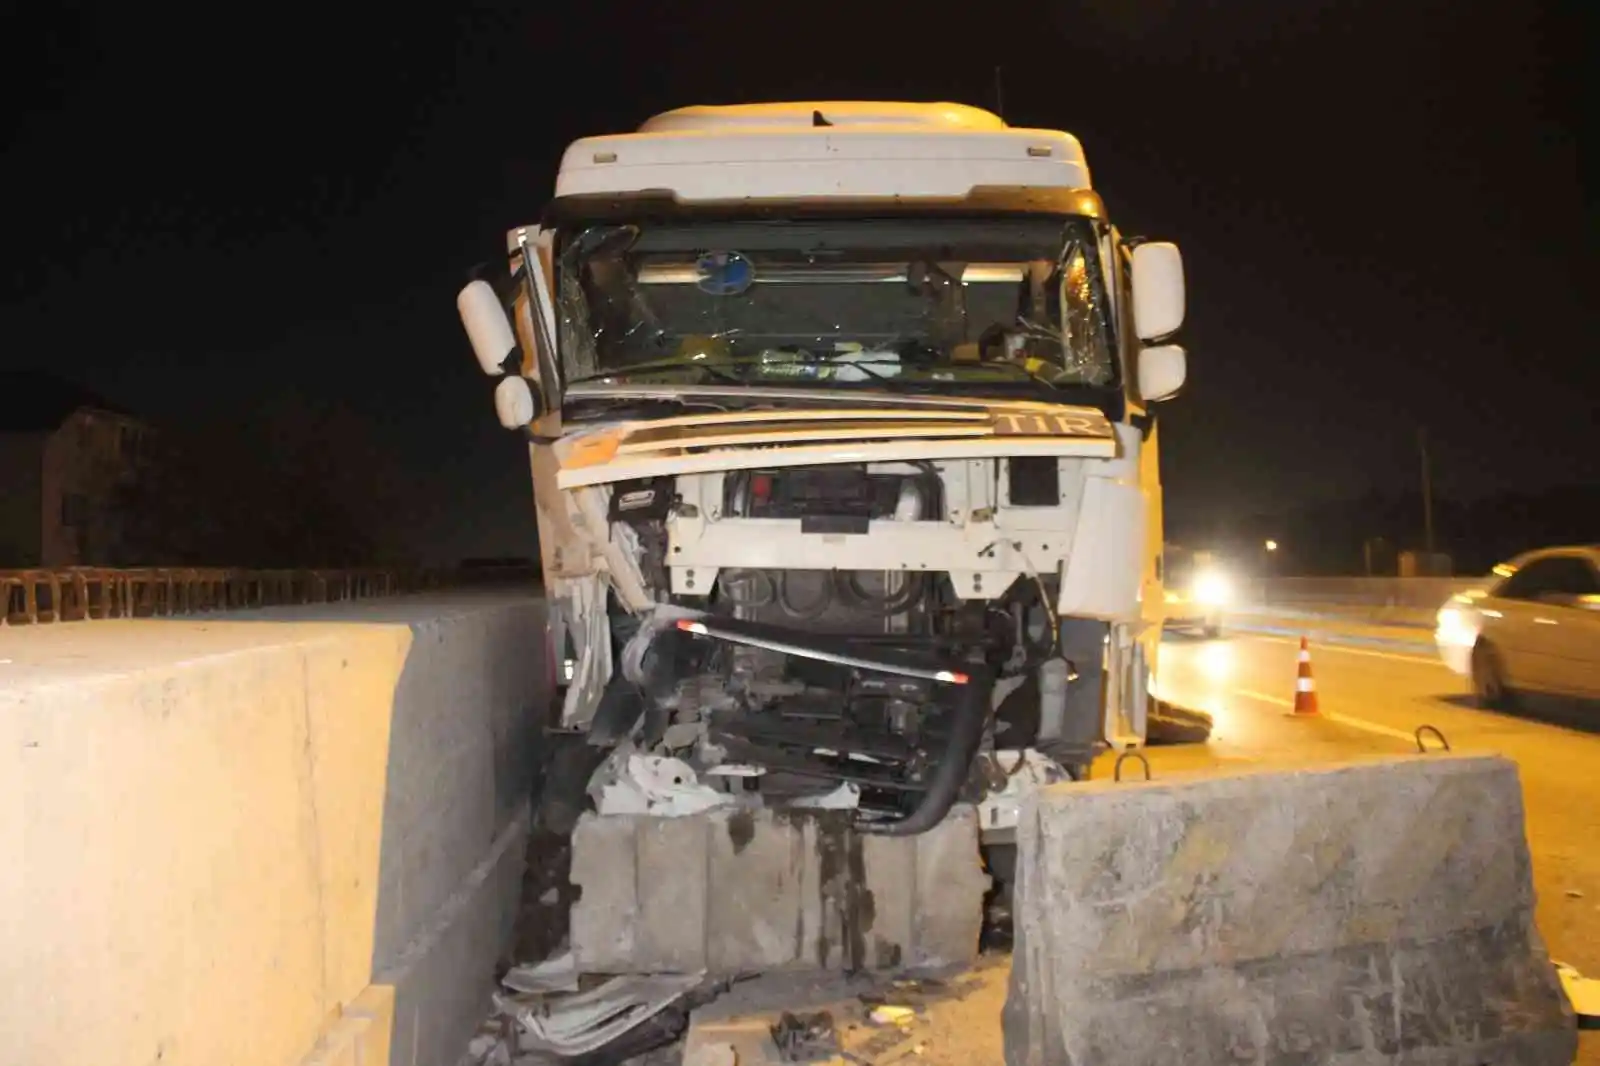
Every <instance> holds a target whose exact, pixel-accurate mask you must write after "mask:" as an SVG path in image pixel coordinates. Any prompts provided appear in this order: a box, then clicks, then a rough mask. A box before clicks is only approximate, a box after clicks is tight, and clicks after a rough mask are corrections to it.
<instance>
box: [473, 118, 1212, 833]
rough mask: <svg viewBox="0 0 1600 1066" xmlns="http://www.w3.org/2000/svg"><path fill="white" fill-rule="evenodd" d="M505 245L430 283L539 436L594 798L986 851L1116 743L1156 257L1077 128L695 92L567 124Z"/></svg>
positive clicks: (1158, 313)
mask: <svg viewBox="0 0 1600 1066" xmlns="http://www.w3.org/2000/svg"><path fill="white" fill-rule="evenodd" d="M507 251H508V253H509V255H508V259H507V261H506V269H504V270H494V271H490V272H487V273H486V274H485V275H484V276H482V277H480V278H478V279H477V280H474V281H473V282H472V283H471V284H469V285H468V286H467V287H466V288H465V289H464V290H463V291H462V293H461V295H460V298H459V300H458V308H459V310H460V313H461V316H462V319H463V322H464V324H465V326H466V329H467V332H468V335H469V337H470V339H471V341H472V345H473V349H474V352H475V353H476V355H477V357H478V359H479V362H480V364H481V365H482V367H483V369H484V371H485V372H486V373H488V374H490V375H491V376H493V377H496V378H498V379H499V381H498V385H497V389H496V393H495V403H496V409H497V412H498V414H499V417H500V421H501V423H502V424H503V425H505V426H506V427H507V428H510V429H514V430H517V431H519V432H522V433H524V434H526V436H527V438H528V440H529V447H530V454H531V462H532V472H533V481H534V489H535V499H536V505H537V513H538V523H539V536H540V547H541V558H542V563H543V571H544V580H545V583H546V587H547V590H548V594H549V610H550V648H549V655H550V661H551V662H552V663H553V664H554V665H555V666H556V668H557V670H558V671H559V676H558V677H557V679H556V681H557V683H558V688H559V692H560V715H559V722H558V723H555V724H556V725H557V726H558V728H559V729H561V730H563V731H565V732H567V733H569V734H570V735H571V736H572V737H573V738H574V740H575V741H578V743H577V744H576V750H578V751H579V752H580V756H574V758H575V760H576V761H575V763H574V767H575V768H569V769H570V772H569V774H568V776H569V778H570V782H569V784H571V785H572V786H573V787H574V788H576V789H577V790H579V791H580V792H586V793H587V796H588V801H587V802H589V803H592V805H593V806H594V807H595V808H596V809H597V810H598V812H599V814H600V815H602V816H604V815H605V814H607V813H635V814H636V813H646V812H648V813H690V812H694V811H699V810H704V809H707V808H709V807H713V806H718V805H726V804H740V803H748V804H756V805H761V806H768V807H784V806H798V807H812V808H817V807H827V808H842V809H847V810H850V811H853V812H854V814H853V818H854V820H855V824H856V826H857V828H858V829H860V830H862V831H864V832H870V833H885V834H895V835H910V834H917V833H921V832H924V831H926V830H928V829H930V828H932V827H933V826H935V825H937V824H939V822H940V821H941V819H943V818H945V817H946V816H947V814H948V813H949V811H950V810H951V809H952V807H953V806H954V805H955V804H958V803H963V804H977V805H979V810H980V822H981V825H982V827H983V833H984V839H985V842H987V843H1005V842H1006V841H1007V840H1008V839H1009V836H1008V835H1009V834H1010V833H1011V832H1012V831H1013V830H1014V827H1015V824H1016V803H1017V797H1018V796H1019V795H1020V793H1021V791H1022V790H1024V789H1025V788H1027V787H1032V786H1034V785H1038V784H1042V783H1047V782H1053V781H1058V780H1063V779H1066V778H1077V777H1081V776H1083V775H1085V774H1086V773H1087V772H1088V767H1089V765H1090V763H1091V761H1092V760H1093V759H1094V757H1095V755H1096V754H1097V753H1098V752H1100V751H1102V750H1104V749H1105V748H1106V747H1107V746H1118V747H1130V746H1136V745H1138V744H1140V743H1141V742H1142V740H1143V737H1144V732H1145V726H1146V718H1147V706H1148V703H1149V700H1150V691H1151V683H1152V679H1153V676H1154V672H1155V668H1156V648H1157V644H1158V641H1159V637H1160V630H1161V612H1162V605H1163V595H1162V589H1161V575H1160V556H1161V544H1162V537H1161V488H1160V478H1159V470H1158V464H1157V460H1156V455H1157V431H1156V419H1155V412H1154V408H1153V406H1152V405H1154V404H1156V403H1157V402H1159V401H1161V400H1164V399H1167V398H1169V397H1171V396H1173V395H1175V394H1176V393H1177V392H1178V390H1179V389H1180V388H1181V386H1182V384H1183V380H1184V376H1185V355H1184V352H1183V349H1182V348H1180V347H1178V346H1176V345H1173V344H1171V343H1168V342H1169V339H1170V337H1171V335H1172V334H1173V333H1174V332H1175V331H1176V330H1177V329H1178V327H1179V326H1180V325H1181V323H1182V318H1183V306H1184V295H1183V276H1182V266H1181V262H1180V259H1179V256H1178V252H1177V249H1176V248H1175V247H1174V246H1173V245H1170V244H1162V243H1155V242H1145V241H1136V240H1130V239H1127V238H1124V237H1123V236H1122V235H1121V234H1120V233H1119V232H1118V231H1117V230H1116V229H1115V228H1114V227H1113V226H1112V225H1111V223H1110V221H1109V219H1108V217H1107V214H1106V211H1105V208H1104V205H1103V204H1102V202H1101V200H1100V198H1099V196H1098V194H1097V193H1096V192H1095V191H1094V190H1093V188H1092V185H1091V183H1090V179H1089V171H1088V167H1087V164H1086V163H1085V161H1084V156H1083V152H1082V149H1081V147H1080V145H1079V144H1078V142H1077V141H1076V140H1075V139H1074V138H1073V137H1071V136H1070V135H1068V134H1065V133H1060V132H1055V131H1045V130H1029V129H1014V128H1011V127H1008V126H1006V125H1005V124H1004V123H1003V122H1002V121H1001V120H1000V119H999V118H998V117H996V116H994V115H992V114H990V113H988V112H985V111H981V110H978V109H974V108H970V107H963V106H959V105H951V104H890V103H883V104H880V103H796V104H764V105H749V106H739V107H694V108H685V109H681V110H678V111H673V112H668V113H666V114H663V115H659V116H656V117H655V118H653V119H651V120H649V121H648V122H646V123H645V124H644V125H643V126H642V127H641V128H640V129H639V130H638V131H637V132H635V133H630V134H622V135H612V136H602V137H594V138H587V139H585V140H581V141H579V142H577V143H575V144H573V145H572V146H571V147H570V148H569V149H568V150H567V152H566V154H565V157H564V159H563V162H562V165H561V169H560V173H559V176H558V179H557V186H556V195H555V197H554V199H553V200H551V202H550V203H549V205H548V206H547V208H546V210H545V214H544V216H543V218H542V219H541V220H540V221H539V223H538V224H537V225H529V226H526V227H521V228H518V229H515V230H513V231H512V232H511V233H510V234H509V238H508V243H507ZM558 776H559V775H558ZM573 802H574V804H576V803H577V800H576V799H575V800H574V801H573ZM573 810H574V813H575V810H576V806H574V808H573Z"/></svg>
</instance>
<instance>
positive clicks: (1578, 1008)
mask: <svg viewBox="0 0 1600 1066" xmlns="http://www.w3.org/2000/svg"><path fill="white" fill-rule="evenodd" d="M1553 965H1554V966H1555V968H1556V976H1558V977H1560V978H1561V990H1562V991H1563V992H1565V993H1566V994H1567V1002H1568V1003H1571V1004H1572V1013H1574V1014H1576V1015H1577V1016H1578V1028H1579V1029H1600V980H1596V979H1594V978H1593V977H1585V976H1583V974H1581V973H1579V972H1578V971H1577V970H1575V969H1573V968H1572V967H1571V966H1568V965H1567V964H1566V963H1564V962H1555V963H1553Z"/></svg>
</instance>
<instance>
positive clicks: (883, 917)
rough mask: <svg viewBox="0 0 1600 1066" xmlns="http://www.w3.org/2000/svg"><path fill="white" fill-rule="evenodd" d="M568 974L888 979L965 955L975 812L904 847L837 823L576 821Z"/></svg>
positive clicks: (777, 819) (973, 914) (784, 817)
mask: <svg viewBox="0 0 1600 1066" xmlns="http://www.w3.org/2000/svg"><path fill="white" fill-rule="evenodd" d="M572 851H573V862H572V875H571V877H572V881H573V883H574V884H576V885H578V886H579V887H580V889H581V892H580V895H579V898H578V902H577V903H576V904H575V905H574V907H573V911H572V946H573V951H574V954H575V956H576V958H577V963H578V967H579V969H581V970H584V971H586V972H590V973H655V972H693V971H698V970H707V971H710V972H712V973H717V974H735V973H747V972H750V971H770V970H782V969H791V968H813V967H821V968H824V969H846V970H858V969H870V970H895V969H911V968H922V967H932V966H943V965H954V964H961V963H965V962H970V961H971V960H972V959H974V958H975V957H976V956H977V950H978V932H979V927H980V925H981V921H982V913H983V896H984V893H985V892H986V891H987V890H988V877H987V875H986V874H984V872H983V868H982V861H981V859H980V857H979V854H978V826H977V817H976V813H975V812H974V811H972V810H970V809H958V812H957V813H956V814H955V815H954V816H953V817H951V818H950V819H948V820H947V821H946V822H945V823H944V824H943V825H941V826H939V827H937V828H936V829H934V830H933V831H932V832H930V833H927V834H924V835H922V836H916V837H906V838H887V837H875V836H863V835H860V834H857V833H855V832H854V831H853V830H851V829H850V827H849V816H848V815H846V814H844V813H842V812H825V813H819V814H815V815H809V814H808V815H801V814H797V813H795V812H770V811H747V810H731V809H725V810H717V811H709V812H706V813H704V814H699V815H692V816H688V817H683V818H658V817H652V816H648V815H613V816H608V817H605V818H600V817H597V816H595V815H592V814H591V815H585V816H584V818H583V819H581V820H580V821H579V823H578V828H577V831H576V832H575V834H574V836H573V849H572Z"/></svg>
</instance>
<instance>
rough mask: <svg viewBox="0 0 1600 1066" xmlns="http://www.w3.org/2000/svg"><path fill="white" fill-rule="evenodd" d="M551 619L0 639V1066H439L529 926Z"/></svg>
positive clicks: (175, 629)
mask: <svg viewBox="0 0 1600 1066" xmlns="http://www.w3.org/2000/svg"><path fill="white" fill-rule="evenodd" d="M541 609H542V608H541V607H540V605H539V604H538V603H537V601H536V600H534V599H533V598H532V597H530V596H527V595H523V594H510V593H487V592H483V593H461V594H448V595H444V594H441V595H433V596H422V597H402V598H396V599H390V600H382V601H373V602H371V603H362V604H355V603H346V604H338V605H327V606H320V607H302V608H283V609H275V610H267V611H260V612H253V613H246V614H237V615H226V616H211V617H208V618H206V619H205V620H195V619H172V620H149V621H102V622H97V623H95V624H91V625H61V626H39V627H26V628H16V629H6V630H0V854H3V855H5V856H6V861H5V862H4V863H0V943H3V944H4V950H0V1046H3V1047H4V1048H5V1053H4V1054H3V1055H0V1059H3V1060H4V1061H6V1062H16V1063H22V1064H33V1063H39V1064H44V1063H52V1064H53V1063H64V1062H97V1063H102V1062H103V1063H112V1062H128V1063H154V1062H159V1063H161V1064H162V1066H218V1064H221V1063H228V1064H230V1066H293V1064H296V1063H306V1064H311V1063H330V1064H331V1063H341V1064H344V1063H353V1062H360V1063H361V1064H362V1066H372V1064H378V1063H386V1062H391V1061H392V1062H395V1063H406V1064H412V1063H452V1062H454V1061H455V1059H456V1057H457V1056H459V1054H460V1052H461V1050H462V1049H463V1048H464V1046H465V1043H466V1040H467V1039H468V1037H469V1036H470V1035H471V1033H472V1031H473V1030H474V1028H475V1027H476V1026H477V1024H478V1022H479V1021H480V1020H481V1017H482V1014H483V1011H484V1010H485V1008H486V1006H487V1003H488V998H487V997H488V993H489V991H490V989H491V987H492V985H493V978H494V969H495V966H496V963H497V961H498V957H499V956H500V955H501V953H502V952H503V951H504V950H505V949H506V948H507V947H508V945H509V941H510V933H511V923H512V921H513V918H514V916H515V913H516V904H517V895H518V890H519V887H520V871H521V869H522V866H523V862H524V852H525V838H526V831H527V825H528V817H529V813H528V812H529V793H530V789H531V787H532V785H533V775H534V772H535V765H536V762H535V757H536V747H537V743H538V741H537V737H538V726H539V725H540V721H539V719H538V714H539V713H540V712H542V709H543V704H544V702H545V700H546V699H547V693H546V692H545V691H544V689H545V687H546V684H547V682H546V677H547V674H546V664H544V663H543V662H542V655H541V650H542V648H543V640H542V616H541V613H540V612H541Z"/></svg>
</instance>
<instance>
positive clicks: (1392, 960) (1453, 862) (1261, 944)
mask: <svg viewBox="0 0 1600 1066" xmlns="http://www.w3.org/2000/svg"><path fill="white" fill-rule="evenodd" d="M1019 849H1020V850H1019V856H1018V883H1017V886H1016V900H1015V915H1016V917H1015V921H1016V950H1015V955H1014V959H1013V963H1012V971H1011V986H1010V991H1009V996H1008V998H1007V1002H1006V1007H1005V1011H1004V1024H1005V1040H1006V1061H1007V1064H1008V1066H1069V1064H1072V1066H1077V1064H1080V1063H1095V1064H1096V1066H1180V1064H1181V1066H1213V1064H1215V1066H1221V1064H1229V1066H1232V1064H1234V1063H1239V1062H1250V1063H1255V1064H1258V1066H1275V1064H1287V1063H1306V1062H1321V1063H1348V1064H1351V1066H1354V1064H1358V1063H1359V1064H1368V1063H1373V1064H1376V1063H1399V1062H1414V1063H1424V1062H1426V1063H1440V1064H1445V1063H1449V1064H1463V1066H1465V1064H1477V1063H1490V1062H1492V1063H1495V1064H1496V1066H1534V1064H1538V1066H1546V1064H1548V1066H1556V1064H1561V1066H1565V1064H1567V1063H1570V1062H1571V1061H1572V1060H1573V1057H1574V1055H1575V1054H1576V1050H1577V1031H1576V1027H1575V1023H1574V1017H1573V1014H1572V1011H1571V1008H1570V1006H1569V1005H1568V1003H1567V1001H1566V998H1565V996H1564V994H1563V993H1562V991H1561V988H1560V985H1559V982H1558V980H1557V976H1556V973H1555V970H1554V969H1553V967H1552V965H1551V963H1550V960H1549V958H1548V956H1547V955H1546V953H1545V948H1544V944H1543V941H1542V940H1541V938H1540V936H1539V933H1538V931H1537V929H1536V928H1535V926H1534V922H1533V902H1534V897H1533V887H1532V881H1531V874H1530V866H1529V857H1528V848H1527V841H1526V838H1525V836H1524V831H1523V807H1522V795H1521V791H1520V787H1519V785H1518V781H1517V772H1516V767H1515V765H1514V764H1513V763H1511V762H1509V761H1508V760H1504V759H1501V758H1497V757H1471V758H1469V757H1451V756H1431V755H1430V756H1423V757H1416V758H1411V759H1404V760H1385V761H1374V762H1371V763H1363V764H1351V765H1346V766H1339V767H1330V768H1322V769H1308V770H1298V771H1287V772H1282V771H1280V772H1261V773H1253V774H1244V775H1234V776H1227V777H1197V778H1190V779H1178V778H1174V779H1171V780H1167V781H1155V782H1150V783H1138V784H1122V785H1117V784H1113V783H1109V782H1106V783H1095V782H1091V783H1088V784H1080V785H1074V786H1072V787H1071V788H1070V789H1065V788H1061V787H1059V786H1058V787H1054V788H1051V789H1048V790H1045V791H1043V792H1041V793H1039V794H1038V796H1037V798H1036V800H1035V801H1034V802H1032V803H1031V804H1030V805H1029V807H1028V808H1027V809H1026V810H1025V812H1024V817H1023V822H1022V825H1021V827H1020V829H1019Z"/></svg>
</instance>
